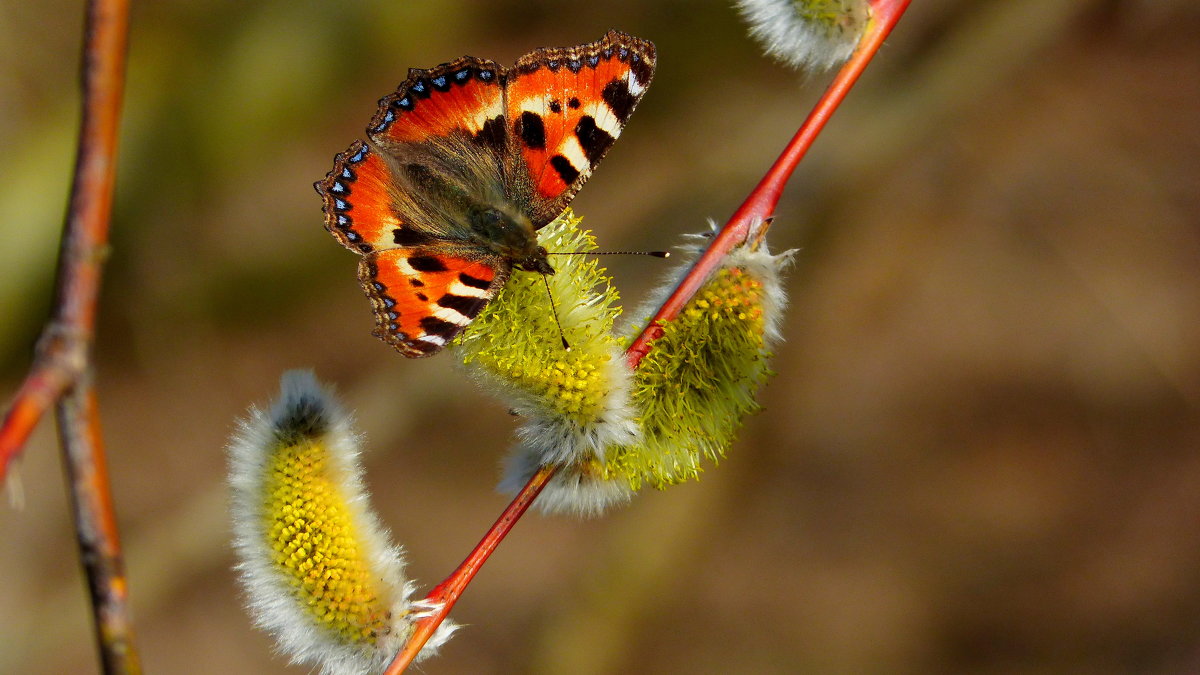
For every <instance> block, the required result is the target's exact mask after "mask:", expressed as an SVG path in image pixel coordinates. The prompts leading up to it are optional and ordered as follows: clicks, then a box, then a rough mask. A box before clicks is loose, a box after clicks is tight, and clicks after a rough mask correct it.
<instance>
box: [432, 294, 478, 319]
mask: <svg viewBox="0 0 1200 675" xmlns="http://www.w3.org/2000/svg"><path fill="white" fill-rule="evenodd" d="M437 304H438V305H439V306H441V307H447V308H449V309H452V310H454V311H456V312H458V313H459V314H462V315H463V316H465V317H467V318H470V319H474V318H475V315H477V314H479V311H480V310H482V309H483V306H484V305H486V304H487V301H486V300H484V299H483V298H472V297H468V296H465V295H452V294H450V293H447V294H445V295H443V296H442V297H440V298H438V301H437Z"/></svg>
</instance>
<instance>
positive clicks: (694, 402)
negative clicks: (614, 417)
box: [605, 267, 770, 490]
mask: <svg viewBox="0 0 1200 675" xmlns="http://www.w3.org/2000/svg"><path fill="white" fill-rule="evenodd" d="M764 293H765V289H764V285H763V283H762V281H760V280H758V279H756V278H755V277H754V276H753V275H751V274H749V273H747V272H746V270H744V269H742V268H740V267H726V268H723V269H721V270H719V271H718V272H717V273H716V274H715V275H714V276H713V278H712V279H710V280H709V281H708V282H707V283H706V284H705V285H704V286H703V287H702V288H701V289H700V291H699V292H698V293H697V294H696V296H695V297H693V299H692V300H691V302H689V303H688V304H687V305H686V306H685V307H684V309H683V311H681V312H680V314H679V315H678V316H677V317H676V318H675V319H674V320H673V321H669V322H666V323H665V324H664V326H663V335H662V337H660V338H658V340H656V341H655V343H654V349H653V350H651V352H650V354H649V355H647V357H646V358H645V359H643V360H642V362H641V365H640V367H639V368H638V370H637V371H636V373H635V375H634V397H633V398H634V403H635V405H636V406H637V407H638V410H639V411H640V422H641V427H642V439H643V440H642V442H641V443H639V444H637V445H632V446H625V447H620V448H614V449H610V450H609V451H608V455H609V459H608V461H607V463H606V465H605V475H606V477H608V478H610V479H620V478H623V479H625V480H627V481H629V484H630V487H631V488H633V489H634V490H637V489H640V488H641V486H642V484H643V483H649V484H650V485H653V486H654V487H656V488H664V487H666V486H669V485H673V484H676V483H680V482H683V481H685V480H690V479H693V478H696V477H698V476H699V474H700V471H701V464H700V460H701V458H704V457H706V458H708V459H710V460H712V461H716V460H718V459H720V458H721V457H723V456H724V455H725V453H726V451H727V449H728V448H729V446H730V445H731V444H732V443H733V439H734V437H735V435H736V433H737V430H738V429H739V428H740V426H741V422H742V419H743V417H744V416H745V415H746V414H747V413H749V412H754V411H756V410H757V409H758V404H757V403H756V402H755V401H754V393H755V392H756V391H757V389H758V387H759V385H761V384H762V382H763V381H765V380H766V378H767V376H769V375H770V371H769V370H768V369H767V367H766V358H765V357H766V356H769V354H767V352H766V344H765V339H764V334H763V333H764V315H763V306H764Z"/></svg>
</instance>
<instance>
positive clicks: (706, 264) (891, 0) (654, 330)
mask: <svg viewBox="0 0 1200 675" xmlns="http://www.w3.org/2000/svg"><path fill="white" fill-rule="evenodd" d="M869 1H870V3H871V8H872V13H871V21H870V23H869V25H868V26H867V30H866V32H865V33H864V35H863V37H862V39H861V40H860V41H859V44H858V47H857V49H855V51H854V54H853V55H852V56H851V57H850V60H849V61H847V62H846V64H845V65H843V66H842V68H841V70H839V71H838V74H837V76H835V77H834V79H833V82H832V83H831V84H830V85H829V88H828V89H826V90H825V94H824V95H823V96H822V97H821V99H820V100H819V101H817V104H816V105H815V106H814V107H813V110H812V112H811V113H809V115H808V118H807V119H805V120H804V123H803V124H802V125H801V126H800V130H799V131H797V132H796V135H795V136H793V137H792V140H791V141H790V142H789V143H788V145H787V147H785V148H784V150H783V154H781V155H780V156H779V158H778V159H776V160H775V163H774V164H772V165H771V168H770V169H769V170H768V171H767V173H766V175H765V176H763V179H762V180H761V181H759V183H758V185H757V186H755V187H754V190H752V191H751V192H750V196H749V197H747V198H746V201H745V202H743V203H742V205H741V206H740V207H739V208H738V210H737V211H735V212H734V214H733V215H732V216H731V217H730V218H729V221H728V222H727V223H725V226H724V227H722V228H721V230H720V231H719V232H718V233H717V235H716V237H714V238H713V241H712V243H710V244H709V246H708V248H707V249H706V250H705V251H704V253H703V254H701V255H700V257H699V258H697V259H696V262H695V263H693V265H692V267H691V269H689V270H688V272H687V274H686V275H685V276H684V277H683V279H682V280H681V281H680V282H679V285H678V286H677V287H676V288H675V290H674V291H672V293H671V295H670V296H669V297H668V298H667V300H666V301H665V302H664V303H663V305H662V307H661V308H659V310H658V312H657V313H656V314H655V315H654V317H653V318H652V319H651V320H650V322H649V323H648V325H647V326H646V328H645V329H644V330H643V331H642V333H641V334H640V335H638V337H637V338H636V339H635V340H634V341H633V343H632V344H631V345H630V346H629V348H628V349H627V350H626V351H625V357H626V360H627V361H628V362H629V365H630V367H631V368H637V367H638V364H640V363H641V361H642V358H644V357H645V356H646V354H648V353H650V350H651V349H652V348H653V343H654V340H656V339H657V338H658V337H659V336H661V335H662V332H663V329H662V324H663V323H664V322H666V321H670V320H672V319H674V318H675V316H676V315H678V314H679V311H680V310H681V309H683V307H684V306H685V305H686V304H687V303H688V302H689V301H690V300H691V299H692V296H694V295H695V294H696V291H698V290H700V287H701V286H703V285H704V282H705V281H707V280H708V278H709V276H711V275H712V273H713V272H714V271H715V270H717V269H718V268H719V267H720V266H721V261H722V259H723V258H724V257H725V256H726V255H727V254H728V253H729V252H730V251H731V250H732V249H733V248H734V247H736V246H738V245H739V244H741V243H742V242H744V241H746V238H747V236H749V235H750V231H751V225H752V224H753V223H754V222H755V221H759V220H767V219H769V218H770V217H771V216H772V215H773V214H774V212H775V206H776V204H778V203H779V197H780V195H782V194H783V188H784V186H785V185H786V184H787V181H788V179H789V178H790V177H791V175H792V173H793V172H794V171H795V170H796V166H797V165H799V163H800V160H801V159H803V158H804V155H805V154H806V153H807V152H808V149H809V147H811V146H812V143H813V141H814V140H816V138H817V135H818V134H820V133H821V130H822V129H823V128H825V123H826V122H828V121H829V118H830V116H832V115H833V112H834V111H835V110H837V107H838V106H839V105H840V104H841V102H842V100H843V99H845V98H846V94H847V93H848V92H849V91H850V88H851V87H853V86H854V83H855V82H857V81H858V77H859V76H860V75H862V72H863V70H864V69H866V67H867V64H869V63H870V62H871V59H872V58H873V57H874V56H875V53H876V52H877V51H879V47H880V46H882V45H883V41H884V39H886V38H887V36H888V34H890V33H891V32H892V28H893V27H895V25H896V22H897V21H899V20H900V17H901V16H902V15H903V14H904V11H905V10H906V9H907V8H908V4H909V2H910V0H869ZM555 469H556V467H553V466H544V467H542V468H541V469H540V470H539V471H538V472H537V473H536V474H534V476H533V478H531V479H530V480H529V483H528V484H526V486H525V487H524V488H523V489H522V490H521V492H520V493H519V494H518V495H517V496H516V498H515V499H514V500H513V501H512V503H511V504H510V505H509V506H508V508H507V509H506V510H505V511H504V514H503V515H502V516H500V519H499V520H497V521H496V524H495V525H493V526H492V529H491V530H490V531H489V532H488V533H487V535H485V536H484V538H483V540H482V541H480V543H479V545H478V546H476V548H475V550H474V551H472V552H471V554H470V555H469V556H468V557H467V559H466V560H465V561H464V562H463V564H462V565H460V566H459V567H458V569H457V570H455V571H454V572H453V573H452V574H451V575H450V576H449V577H447V578H446V580H445V581H443V582H442V583H441V584H440V585H438V586H437V587H436V588H434V589H433V591H432V592H431V593H430V594H429V595H428V596H427V597H426V600H428V601H432V602H439V603H444V604H443V605H442V606H441V609H440V611H438V612H437V613H436V614H434V615H432V616H429V617H427V618H425V619H421V620H420V621H418V622H417V629H416V631H415V632H414V633H413V636H412V637H411V638H409V642H408V644H407V645H405V647H404V649H403V651H401V652H400V654H399V655H398V656H397V657H396V659H395V660H393V661H392V663H391V665H389V666H388V669H387V670H386V671H385V672H384V675H399V674H400V673H403V672H404V670H405V668H407V667H408V665H409V664H410V663H411V662H412V660H413V658H414V657H415V656H416V655H417V654H418V653H420V651H421V648H422V647H423V646H424V645H425V642H426V640H428V639H429V637H430V636H431V635H433V632H434V631H435V630H436V629H437V627H438V625H440V624H441V622H442V621H443V620H444V619H445V618H446V616H447V615H448V614H449V613H450V608H451V607H452V606H453V605H454V603H455V602H456V601H457V600H458V597H459V596H460V595H461V594H462V591H463V590H464V589H465V588H466V586H467V584H468V583H470V581H471V579H473V578H474V577H475V574H476V572H478V571H479V566H480V565H482V564H483V563H484V561H486V560H487V558H488V556H490V555H491V553H492V551H494V550H495V548H496V546H497V545H499V543H500V541H501V540H502V539H503V538H504V537H505V536H506V535H507V534H508V532H509V531H510V530H511V529H512V527H513V525H514V524H515V523H516V520H517V519H518V518H520V517H521V515H522V514H523V513H525V511H526V509H528V508H529V505H530V504H531V503H532V502H533V499H534V498H535V497H537V495H538V494H539V493H540V492H541V491H542V488H543V487H545V486H546V483H547V482H549V481H550V479H551V478H552V477H553V476H554V472H555Z"/></svg>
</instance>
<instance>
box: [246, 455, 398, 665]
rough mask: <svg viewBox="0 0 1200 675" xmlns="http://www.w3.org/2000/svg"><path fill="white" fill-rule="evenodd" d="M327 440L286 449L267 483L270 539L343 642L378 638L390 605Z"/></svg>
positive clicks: (297, 588)
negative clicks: (384, 601) (332, 462)
mask: <svg viewBox="0 0 1200 675" xmlns="http://www.w3.org/2000/svg"><path fill="white" fill-rule="evenodd" d="M330 472H331V467H330V465H329V455H328V452H327V451H326V448H325V446H324V445H323V444H322V443H321V442H320V441H319V440H316V441H314V440H303V441H300V442H299V443H296V444H294V445H288V446H284V447H282V448H280V449H278V450H277V451H276V452H275V453H274V454H273V456H272V458H271V462H270V464H269V466H268V471H267V475H266V478H265V482H264V485H263V493H262V494H263V499H264V503H263V514H264V518H265V519H266V521H267V522H266V528H265V532H266V536H267V537H268V542H267V544H268V546H269V547H270V549H271V551H272V552H273V555H274V562H275V565H276V566H277V568H278V571H279V572H280V574H281V575H283V576H284V577H285V578H286V579H287V580H288V582H289V584H290V586H291V587H292V591H293V592H294V593H295V594H296V596H297V597H298V599H299V600H300V601H301V602H302V603H303V604H304V605H305V606H306V608H307V609H308V611H310V612H311V615H312V617H313V618H314V619H315V620H316V622H317V623H318V624H319V625H321V626H323V627H324V628H325V629H326V630H328V631H329V632H330V633H332V634H333V635H335V636H337V637H338V638H340V639H341V640H342V641H345V642H348V643H355V644H363V643H366V644H374V643H375V640H376V638H377V637H378V636H379V635H380V634H381V633H382V632H383V631H385V630H386V629H387V624H388V619H389V616H388V609H387V608H386V607H384V606H383V604H382V603H381V602H380V594H379V589H378V588H377V586H376V579H374V578H373V577H372V575H371V573H370V571H369V563H368V561H366V560H364V555H363V551H362V549H361V547H360V545H359V543H358V542H359V538H358V533H357V532H356V531H355V527H354V522H353V516H352V513H351V511H350V509H349V507H348V505H347V503H346V499H345V496H344V495H343V494H342V493H341V490H340V489H339V488H338V484H337V482H336V481H335V480H334V477H333V476H331V474H330Z"/></svg>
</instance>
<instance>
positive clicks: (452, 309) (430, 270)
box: [358, 248, 509, 357]
mask: <svg viewBox="0 0 1200 675" xmlns="http://www.w3.org/2000/svg"><path fill="white" fill-rule="evenodd" d="M508 274H509V266H508V265H507V263H505V262H504V261H503V260H494V261H491V260H471V259H467V258H461V257H456V256H452V255H446V254H444V253H438V252H435V251H432V250H429V249H420V248H393V249H388V250H384V251H377V252H375V253H371V254H368V255H365V256H363V258H362V260H361V261H360V263H359V267H358V278H359V281H360V282H361V283H362V286H363V290H365V291H366V292H367V296H368V297H369V298H370V299H371V306H372V307H373V308H374V310H375V323H376V327H375V335H376V336H378V337H379V338H380V339H382V340H384V341H385V342H387V343H389V344H391V345H392V346H393V347H395V348H396V349H397V350H399V351H400V353H402V354H404V355H405V356H409V357H421V356H431V355H433V354H435V353H437V352H438V351H440V350H441V349H442V347H444V346H446V344H447V343H448V342H450V341H451V340H453V339H454V338H455V337H457V336H458V334H459V333H461V332H462V331H463V329H464V328H466V327H467V324H469V323H471V320H472V319H474V318H475V317H476V316H478V315H479V312H481V311H483V308H484V307H485V306H486V305H487V303H488V302H489V301H491V299H492V298H494V297H495V296H496V293H497V292H499V290H500V288H501V287H503V286H504V282H505V281H506V280H507V279H508Z"/></svg>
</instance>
